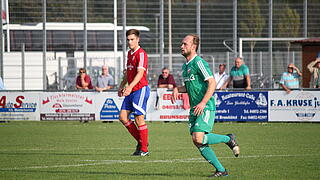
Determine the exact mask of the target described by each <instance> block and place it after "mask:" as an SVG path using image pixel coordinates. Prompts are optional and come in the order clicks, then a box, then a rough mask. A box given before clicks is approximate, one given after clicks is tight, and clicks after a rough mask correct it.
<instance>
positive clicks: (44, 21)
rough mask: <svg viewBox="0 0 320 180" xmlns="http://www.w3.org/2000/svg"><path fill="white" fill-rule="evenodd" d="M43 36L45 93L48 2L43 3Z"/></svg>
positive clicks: (44, 85)
mask: <svg viewBox="0 0 320 180" xmlns="http://www.w3.org/2000/svg"><path fill="white" fill-rule="evenodd" d="M42 6H43V7H42V17H43V22H42V32H43V33H42V34H43V39H42V40H43V41H42V45H43V48H42V64H43V68H42V69H43V71H42V82H43V90H44V91H45V90H46V89H47V76H46V75H47V29H46V23H47V0H43V1H42Z"/></svg>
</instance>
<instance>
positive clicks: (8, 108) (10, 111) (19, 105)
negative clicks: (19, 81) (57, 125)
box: [0, 92, 40, 121]
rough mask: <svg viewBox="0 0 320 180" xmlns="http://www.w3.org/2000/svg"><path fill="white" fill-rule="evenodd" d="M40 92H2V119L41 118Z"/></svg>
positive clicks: (0, 109)
mask: <svg viewBox="0 0 320 180" xmlns="http://www.w3.org/2000/svg"><path fill="white" fill-rule="evenodd" d="M39 106H40V105H39V92H35V93H25V92H1V94H0V120H1V121H9V120H33V121H34V120H39V114H40V110H39Z"/></svg>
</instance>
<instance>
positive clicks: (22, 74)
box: [21, 43, 26, 91]
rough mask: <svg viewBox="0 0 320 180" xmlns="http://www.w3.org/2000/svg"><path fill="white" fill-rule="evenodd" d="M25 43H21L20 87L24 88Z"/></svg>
mask: <svg viewBox="0 0 320 180" xmlns="http://www.w3.org/2000/svg"><path fill="white" fill-rule="evenodd" d="M25 62H26V60H25V44H24V43H22V44H21V89H22V90H23V91H24V90H25Z"/></svg>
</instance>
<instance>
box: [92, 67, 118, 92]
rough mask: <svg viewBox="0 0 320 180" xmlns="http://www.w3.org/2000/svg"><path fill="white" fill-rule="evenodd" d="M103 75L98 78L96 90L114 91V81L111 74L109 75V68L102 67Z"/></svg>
mask: <svg viewBox="0 0 320 180" xmlns="http://www.w3.org/2000/svg"><path fill="white" fill-rule="evenodd" d="M101 69H102V74H101V75H100V76H99V77H98V82H97V86H96V90H97V91H99V92H102V91H105V90H108V89H112V88H113V85H114V80H113V77H112V76H111V74H109V70H108V66H102V68H101Z"/></svg>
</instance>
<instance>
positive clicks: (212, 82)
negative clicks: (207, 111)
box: [194, 77, 217, 116]
mask: <svg viewBox="0 0 320 180" xmlns="http://www.w3.org/2000/svg"><path fill="white" fill-rule="evenodd" d="M207 83H208V89H207V91H206V93H205V94H204V96H203V98H202V100H201V102H200V103H199V104H198V105H196V106H195V107H194V108H195V109H194V115H196V116H198V115H200V114H202V112H203V110H204V108H205V106H206V104H207V102H208V101H209V100H210V98H211V97H212V95H213V93H214V91H215V89H216V86H217V83H216V80H215V79H214V78H213V77H212V78H209V79H207Z"/></svg>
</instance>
